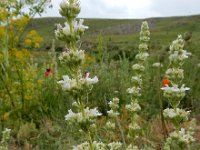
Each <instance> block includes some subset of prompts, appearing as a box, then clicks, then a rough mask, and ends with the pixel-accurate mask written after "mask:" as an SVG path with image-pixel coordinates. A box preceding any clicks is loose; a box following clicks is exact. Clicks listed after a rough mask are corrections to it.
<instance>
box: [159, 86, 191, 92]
mask: <svg viewBox="0 0 200 150" xmlns="http://www.w3.org/2000/svg"><path fill="white" fill-rule="evenodd" d="M161 90H164V91H166V92H169V93H170V92H175V93H182V92H185V91H188V90H190V88H189V87H185V85H184V84H183V85H182V86H181V88H179V87H178V85H173V86H172V87H169V86H165V87H162V88H161Z"/></svg>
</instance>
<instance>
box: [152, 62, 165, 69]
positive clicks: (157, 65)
mask: <svg viewBox="0 0 200 150" xmlns="http://www.w3.org/2000/svg"><path fill="white" fill-rule="evenodd" d="M152 66H153V67H155V68H160V67H161V68H162V67H163V64H161V63H160V62H156V63H153V65H152Z"/></svg>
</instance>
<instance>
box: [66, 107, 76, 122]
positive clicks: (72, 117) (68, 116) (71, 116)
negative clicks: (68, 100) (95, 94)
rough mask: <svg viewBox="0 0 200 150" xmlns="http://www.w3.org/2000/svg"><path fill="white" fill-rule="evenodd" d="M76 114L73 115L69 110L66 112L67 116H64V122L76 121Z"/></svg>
mask: <svg viewBox="0 0 200 150" xmlns="http://www.w3.org/2000/svg"><path fill="white" fill-rule="evenodd" d="M76 117H77V114H76V113H74V112H73V111H72V110H71V109H70V110H68V114H67V115H66V116H65V120H75V119H77V118H76Z"/></svg>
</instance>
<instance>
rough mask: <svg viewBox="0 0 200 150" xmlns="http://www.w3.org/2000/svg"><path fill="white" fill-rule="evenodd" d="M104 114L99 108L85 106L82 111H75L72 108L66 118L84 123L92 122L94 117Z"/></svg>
mask: <svg viewBox="0 0 200 150" xmlns="http://www.w3.org/2000/svg"><path fill="white" fill-rule="evenodd" d="M101 115H102V114H101V113H100V112H99V111H98V110H97V108H94V109H89V107H87V108H85V109H84V110H83V111H82V112H78V113H74V112H73V111H72V110H71V109H70V110H68V114H67V115H66V116H65V120H68V121H71V122H75V123H84V122H88V121H89V122H92V121H93V119H94V118H96V117H98V116H101Z"/></svg>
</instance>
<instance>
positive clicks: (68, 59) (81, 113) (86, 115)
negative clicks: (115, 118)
mask: <svg viewBox="0 0 200 150" xmlns="http://www.w3.org/2000/svg"><path fill="white" fill-rule="evenodd" d="M59 12H60V14H61V15H62V16H63V17H65V18H66V22H65V24H64V26H62V25H60V24H58V25H57V29H56V30H55V36H56V38H57V39H58V40H61V41H63V42H64V43H65V50H66V51H64V52H63V53H62V54H61V55H60V56H59V60H60V62H61V63H62V64H64V65H66V66H67V68H68V75H64V76H63V80H61V81H58V84H60V85H61V86H62V88H63V90H64V91H66V92H68V93H69V94H70V95H71V96H72V97H73V100H74V103H73V106H75V107H76V109H74V110H73V111H72V109H70V110H68V114H67V115H66V116H65V120H67V121H68V122H69V123H73V125H78V126H79V127H80V130H81V131H83V132H84V133H85V135H86V137H87V141H86V142H84V143H82V144H80V145H78V146H74V148H73V149H74V150H86V149H87V150H89V149H91V150H94V149H95V150H103V149H105V148H104V147H105V145H104V144H103V143H98V142H96V141H94V139H93V137H94V136H92V135H91V134H92V133H93V132H94V130H95V129H96V125H95V121H96V119H97V117H98V116H101V115H102V114H101V113H100V112H99V111H98V110H97V108H94V109H90V108H89V107H87V101H88V94H89V93H90V92H91V90H92V87H93V84H95V83H97V82H98V78H97V76H95V77H93V78H90V77H89V73H88V72H87V73H86V74H83V71H82V68H83V63H84V61H85V51H84V50H81V49H79V47H80V46H79V45H78V43H79V41H80V38H81V36H82V35H83V33H84V31H85V29H88V27H87V26H85V25H83V22H84V20H83V19H80V20H79V21H77V19H76V17H77V16H78V14H79V12H80V4H79V1H78V0H66V1H63V2H62V3H61V4H60V10H59ZM86 100H87V101H86Z"/></svg>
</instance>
